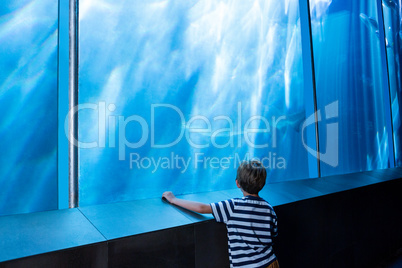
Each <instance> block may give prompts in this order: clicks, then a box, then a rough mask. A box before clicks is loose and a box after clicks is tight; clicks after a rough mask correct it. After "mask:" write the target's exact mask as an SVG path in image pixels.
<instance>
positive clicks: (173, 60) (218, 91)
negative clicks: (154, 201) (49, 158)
mask: <svg viewBox="0 0 402 268" xmlns="http://www.w3.org/2000/svg"><path fill="white" fill-rule="evenodd" d="M79 10H80V12H79V14H80V29H79V33H80V39H79V40H80V43H79V47H80V66H79V79H80V81H79V101H80V104H82V105H84V106H83V107H82V108H84V109H82V110H80V112H79V140H80V141H82V142H85V143H87V144H86V145H87V146H89V147H92V146H93V145H94V146H95V147H96V148H86V149H85V148H81V149H80V152H79V158H80V163H79V165H80V171H79V184H80V204H81V205H89V204H97V203H108V202H115V201H123V200H132V199H142V198H150V197H157V196H160V194H161V193H162V192H163V191H164V190H166V189H171V190H173V191H175V192H176V193H193V192H205V191H212V190H221V189H228V188H234V187H236V186H235V183H234V179H235V177H236V172H235V171H236V168H237V166H238V161H239V160H242V159H245V158H247V156H249V157H250V158H251V157H257V158H259V159H262V158H264V157H265V158H268V157H270V161H268V160H266V161H267V162H266V165H267V164H268V165H269V164H270V165H271V168H270V170H271V172H270V174H269V178H268V181H269V182H275V181H284V180H291V179H300V178H308V177H309V176H310V175H309V164H308V157H307V155H308V153H307V151H306V149H305V148H304V147H303V144H302V137H301V136H302V131H301V129H300V127H301V125H302V123H303V122H304V120H305V119H306V117H307V116H309V115H310V114H307V115H306V110H305V107H304V101H305V100H304V88H303V87H304V81H303V79H304V78H303V63H302V51H301V29H300V19H299V18H300V15H299V7H298V1H280V2H278V1H263V2H261V1H240V0H238V1H230V0H226V1H212V0H203V1H168V0H166V1H130V2H124V1H117V2H116V1H90V0H84V1H80V6H79ZM311 97H312V96H311ZM90 103H91V104H90ZM152 104H169V105H172V106H173V107H175V108H176V109H177V110H174V109H173V108H172V107H170V108H169V107H165V108H163V107H158V108H156V109H155V113H154V116H152V114H151V105H152ZM180 113H182V115H183V118H184V121H185V122H183V121H182V120H181V118H180V115H179V114H180ZM99 114H100V116H99ZM119 116H120V120H119ZM130 116H139V117H141V118H143V119H144V121H143V122H142V123H143V126H145V125H147V128H146V129H148V131H149V132H148V133H145V128H141V125H140V123H138V122H134V121H133V122H130V123H127V122H126V123H127V124H126V123H124V122H125V121H123V120H128V118H129V117H130ZM196 116H202V118H201V117H197V118H198V119H197V118H196ZM217 116H221V117H219V118H218V119H216V117H217ZM252 116H261V117H263V118H265V119H267V121H268V124H269V127H270V128H269V129H268V128H267V127H266V125H267V122H266V121H264V120H262V119H260V120H254V121H252V122H251V126H250V127H251V128H258V129H259V130H257V131H255V132H253V133H250V134H247V133H245V130H244V127H245V125H246V123H247V120H248V119H250V118H251V117H252ZM280 116H284V117H285V119H284V120H278V119H279V118H280ZM272 117H275V118H274V119H276V120H277V121H276V122H277V124H275V125H276V126H275V127H273V126H274V124H273V121H272ZM152 118H153V119H154V121H155V124H154V127H151V123H152V120H151V119H152ZM214 118H215V119H216V120H214ZM224 118H229V119H230V120H227V119H224ZM131 119H135V118H134V117H133V118H131ZM136 119H138V118H136ZM191 119H193V120H194V121H191ZM196 119H197V120H196ZM206 120H208V121H209V122H211V126H210V130H207V131H205V133H191V132H190V131H191V129H194V128H204V129H207V128H208V123H206V122H205V121H206ZM188 122H192V123H191V124H188ZM232 123H233V124H232ZM310 127H312V128H313V127H314V126H310ZM124 128H125V133H123V130H124ZM228 128H229V130H228ZM274 128H275V130H276V135H275V134H274V131H273V129H274ZM225 129H226V130H225ZM152 130H154V131H155V136H154V138H155V139H154V141H155V143H156V144H168V143H171V142H174V141H175V139H176V138H177V137H179V136H180V134H181V133H183V138H182V139H180V140H179V141H178V142H177V144H175V145H172V146H170V147H168V148H155V146H152V144H151V142H152V141H151V135H152ZM144 133H145V134H147V135H145V134H144ZM142 135H145V136H142ZM246 136H247V138H249V139H250V141H251V142H252V143H254V144H256V145H264V144H267V143H268V145H269V146H268V147H266V148H253V147H252V146H249V145H248V144H247V140H246V139H247V138H245V137H246ZM144 137H145V143H144V144H141V146H139V148H129V147H128V146H125V145H124V144H123V146H119V143H121V142H122V139H125V138H126V139H127V141H129V142H131V143H137V142H138V143H139V142H140V141H141V139H142V138H144ZM189 139H190V141H189ZM313 139H314V137H313ZM214 141H215V142H216V144H215V145H214V144H213V142H214ZM91 142H95V143H96V144H92V145H91V144H88V143H91ZM191 142H193V143H195V144H198V145H208V146H207V147H206V148H196V147H197V146H195V145H194V144H193V145H192V144H191ZM227 144H230V145H229V146H225V145H227ZM219 147H224V148H219ZM122 150H123V152H122ZM133 154H134V160H135V159H138V161H137V162H139V161H142V160H143V159H145V160H143V161H144V162H143V163H142V164H144V165H143V166H147V165H148V164H149V163H151V160H152V159H153V160H155V161H158V160H161V161H164V160H166V161H170V162H169V163H170V164H171V163H173V162H175V161H174V159H175V157H176V156H178V157H183V159H185V160H189V161H190V165H189V167H188V168H187V169H185V168H184V165H183V166H181V167H177V166H175V167H173V168H172V166H167V167H166V168H157V169H154V168H153V167H154V166H153V164H152V163H151V164H149V165H150V167H148V168H138V166H142V165H141V163H140V165H137V166H136V164H134V166H132V168H131V169H130V155H131V156H133ZM197 154H200V155H201V156H202V159H203V162H202V163H198V164H197V161H196V160H195V159H196V158H197ZM236 156H238V158H237V159H233V157H234V158H236ZM119 157H120V159H121V160H119ZM208 157H209V158H213V157H216V158H218V159H220V160H221V159H223V158H225V157H232V159H230V165H228V168H226V169H225V168H214V167H212V166H211V164H208V163H207V164H206V166H204V164H205V163H206V161H205V158H208ZM123 158H124V160H123ZM147 159H151V160H147ZM282 159H283V160H282ZM268 162H270V163H268ZM278 162H281V163H285V164H284V165H283V164H282V165H281V167H282V168H279V167H278ZM166 165H167V164H166Z"/></svg>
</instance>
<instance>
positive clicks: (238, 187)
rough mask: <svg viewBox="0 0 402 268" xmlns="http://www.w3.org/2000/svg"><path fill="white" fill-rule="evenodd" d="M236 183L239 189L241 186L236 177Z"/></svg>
mask: <svg viewBox="0 0 402 268" xmlns="http://www.w3.org/2000/svg"><path fill="white" fill-rule="evenodd" d="M236 185H237V188H240V189H241V187H240V184H239V181H238V180H237V179H236Z"/></svg>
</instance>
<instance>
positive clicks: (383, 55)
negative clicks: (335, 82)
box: [377, 0, 396, 168]
mask: <svg viewBox="0 0 402 268" xmlns="http://www.w3.org/2000/svg"><path fill="white" fill-rule="evenodd" d="M377 14H378V29H379V36H380V37H381V38H380V49H381V65H382V67H383V68H382V69H383V70H386V73H385V72H382V75H383V76H385V75H386V76H387V77H383V81H384V82H383V87H384V89H385V90H384V97H385V100H388V102H387V101H386V102H385V103H386V104H385V106H386V109H385V120H386V128H387V129H388V130H390V131H391V132H389V131H388V140H389V141H390V142H391V141H392V145H391V146H388V148H389V160H390V167H391V168H392V167H394V166H395V163H396V159H395V149H396V148H395V141H394V126H393V122H394V121H393V119H392V118H393V115H392V99H391V83H390V81H389V68H388V53H387V46H386V43H385V25H384V18H383V9H382V0H377ZM384 65H385V66H384Z"/></svg>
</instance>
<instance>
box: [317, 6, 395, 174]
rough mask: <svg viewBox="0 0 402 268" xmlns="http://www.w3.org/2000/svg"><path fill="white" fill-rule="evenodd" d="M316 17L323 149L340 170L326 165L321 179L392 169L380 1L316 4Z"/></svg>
mask: <svg viewBox="0 0 402 268" xmlns="http://www.w3.org/2000/svg"><path fill="white" fill-rule="evenodd" d="M389 2H391V1H389ZM310 12H311V30H312V40H313V52H314V53H313V54H314V66H315V82H316V89H317V90H316V92H317V110H320V111H321V117H322V118H321V121H320V122H319V142H320V143H319V145H320V150H321V152H322V153H328V154H329V155H327V156H326V158H325V159H326V160H329V162H331V159H332V157H337V158H338V160H339V163H338V165H337V166H333V165H331V164H328V162H324V161H321V163H320V167H321V175H322V176H327V175H332V174H341V173H349V172H358V171H365V170H371V169H381V168H387V167H389V166H390V157H389V149H390V146H391V147H392V139H390V137H391V136H390V135H389V134H390V133H392V132H391V131H392V130H391V129H390V128H389V127H387V124H386V120H387V118H386V109H389V108H387V107H389V106H387V105H386V103H387V102H389V97H387V96H388V95H387V94H388V93H387V91H388V88H387V87H384V80H383V79H384V77H385V78H386V76H384V72H386V69H385V68H383V65H382V60H381V47H380V38H384V37H383V36H381V35H380V32H381V33H382V31H380V29H379V23H378V15H377V14H378V9H377V1H376V0H369V1H367V0H359V1H346V0H345V1H343V0H334V1H331V0H325V1H323V0H310ZM385 84H386V83H385ZM334 122H336V125H331V124H332V123H334ZM333 130H336V131H333ZM335 142H336V143H337V144H338V145H339V150H338V151H337V152H336V153H338V155H335V154H333V156H332V155H330V154H331V151H328V152H326V151H325V150H326V148H327V147H328V146H331V144H333V143H335Z"/></svg>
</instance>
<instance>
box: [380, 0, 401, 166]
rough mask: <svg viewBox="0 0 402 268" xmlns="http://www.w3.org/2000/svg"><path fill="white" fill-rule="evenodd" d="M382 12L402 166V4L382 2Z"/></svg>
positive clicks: (397, 156) (396, 141)
mask: <svg viewBox="0 0 402 268" xmlns="http://www.w3.org/2000/svg"><path fill="white" fill-rule="evenodd" d="M382 3H383V5H382V10H383V16H384V29H385V36H386V47H387V59H388V75H389V85H390V93H391V107H392V123H393V130H394V148H395V164H396V165H397V166H401V165H402V157H401V154H400V153H401V149H402V148H401V146H402V144H401V135H402V125H401V111H400V107H401V104H402V99H401V97H402V84H401V83H402V80H401V63H402V55H401V52H402V50H401V48H402V29H401V23H402V15H401V12H402V11H401V2H400V1H396V0H392V1H390V0H388V1H383V2H382Z"/></svg>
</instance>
